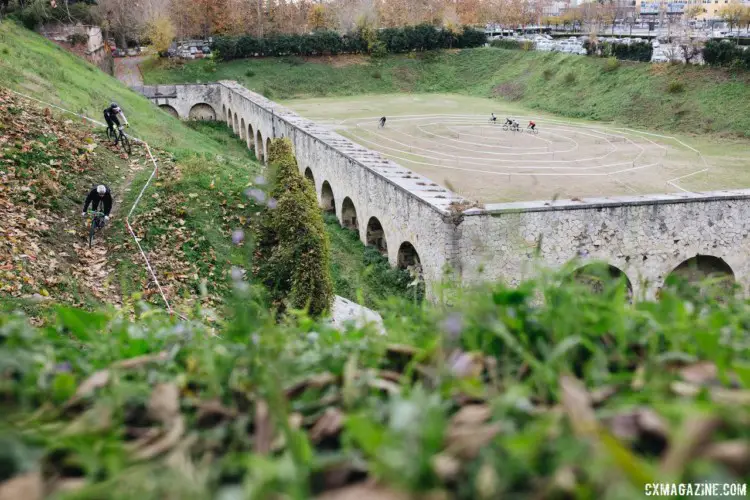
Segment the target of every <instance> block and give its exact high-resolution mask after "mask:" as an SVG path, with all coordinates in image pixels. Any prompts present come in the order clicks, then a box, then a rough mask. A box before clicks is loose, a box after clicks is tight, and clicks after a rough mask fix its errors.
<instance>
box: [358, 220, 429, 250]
mask: <svg viewBox="0 0 750 500" xmlns="http://www.w3.org/2000/svg"><path fill="white" fill-rule="evenodd" d="M365 241H366V242H367V244H368V245H370V246H374V247H375V248H377V249H378V252H380V253H381V254H383V255H388V243H387V242H386V239H385V230H384V229H383V225H382V224H381V223H380V221H379V220H378V218H377V217H370V220H369V221H367V231H366V232H365ZM415 252H416V250H415Z"/></svg>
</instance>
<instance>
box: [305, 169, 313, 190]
mask: <svg viewBox="0 0 750 500" xmlns="http://www.w3.org/2000/svg"><path fill="white" fill-rule="evenodd" d="M305 179H307V180H308V181H310V183H311V184H312V185H313V187H315V177H313V173H312V170H311V169H310V167H307V168H306V169H305Z"/></svg>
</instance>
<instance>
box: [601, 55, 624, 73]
mask: <svg viewBox="0 0 750 500" xmlns="http://www.w3.org/2000/svg"><path fill="white" fill-rule="evenodd" d="M619 67H620V61H618V60H617V58H616V57H608V58H607V60H606V61H604V67H603V68H602V70H603V71H604V72H605V73H609V72H610V71H615V70H616V69H617V68H619Z"/></svg>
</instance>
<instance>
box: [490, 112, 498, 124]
mask: <svg viewBox="0 0 750 500" xmlns="http://www.w3.org/2000/svg"><path fill="white" fill-rule="evenodd" d="M490 121H491V122H492V123H495V122H497V116H495V113H491V116H490Z"/></svg>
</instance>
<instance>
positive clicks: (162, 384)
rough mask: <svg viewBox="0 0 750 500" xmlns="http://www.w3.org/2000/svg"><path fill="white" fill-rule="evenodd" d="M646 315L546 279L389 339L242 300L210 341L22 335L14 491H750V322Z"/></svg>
mask: <svg viewBox="0 0 750 500" xmlns="http://www.w3.org/2000/svg"><path fill="white" fill-rule="evenodd" d="M540 298H543V299H544V300H543V301H540V300H539V299H540ZM626 299H627V294H626V290H625V288H624V284H623V283H618V282H606V283H604V284H603V285H602V287H600V288H599V293H596V294H594V293H591V292H590V290H589V288H588V286H586V285H579V284H577V283H576V282H570V281H568V280H567V279H566V278H565V277H564V276H562V275H547V276H543V277H542V278H540V279H539V280H537V281H532V282H526V283H524V284H522V285H521V286H520V287H518V288H515V289H511V288H507V287H505V286H502V285H494V286H488V287H486V288H482V289H478V290H474V291H470V292H459V291H454V295H453V304H454V305H453V306H452V307H450V308H443V307H428V306H422V307H416V306H415V305H414V304H410V303H408V302H406V303H400V305H398V306H397V307H394V308H393V310H395V311H397V313H395V314H394V313H390V312H387V311H386V313H385V314H384V320H385V325H386V328H387V334H385V335H378V334H377V333H375V331H374V330H371V329H369V328H365V329H358V328H354V327H349V328H348V329H347V330H346V331H345V332H339V331H336V330H334V329H332V328H331V327H330V326H329V325H327V324H326V323H325V322H319V321H315V320H313V319H310V318H308V317H307V316H306V315H305V314H303V313H299V314H296V315H287V317H286V319H285V320H284V322H283V323H280V324H279V323H277V322H276V320H275V317H274V315H273V314H270V313H269V312H268V311H267V309H266V308H265V307H264V306H263V305H262V303H263V302H262V301H260V300H259V299H258V296H257V294H256V292H255V291H254V289H252V288H250V287H249V285H248V284H247V283H245V282H243V281H237V282H236V283H235V297H234V299H233V300H232V301H231V304H230V305H229V308H228V309H227V311H226V312H225V314H221V315H219V317H222V316H223V317H224V318H225V319H219V320H218V321H211V322H204V321H202V320H199V319H198V317H196V319H191V320H189V321H177V320H176V319H175V318H170V317H168V316H167V315H165V314H164V313H163V312H161V311H158V310H155V309H151V308H150V306H148V305H146V304H137V305H136V310H135V318H134V321H133V322H131V320H130V319H129V318H128V317H127V315H126V314H125V313H116V312H99V313H86V312H83V311H80V310H75V309H66V308H60V309H58V311H57V317H56V318H55V319H54V321H53V322H52V323H50V324H49V325H48V326H47V327H45V328H41V329H36V328H32V327H30V326H29V325H28V324H27V323H26V321H25V319H24V318H23V316H22V315H20V314H3V315H0V373H1V374H2V375H1V376H0V405H2V415H3V417H2V419H1V420H0V441H2V443H3V446H2V447H0V458H1V459H2V460H1V462H2V463H3V464H4V466H3V468H2V469H0V488H3V487H7V486H8V484H9V483H2V482H3V481H12V482H13V483H10V484H13V485H15V486H18V485H19V484H26V485H27V486H28V485H29V484H31V485H32V486H33V485H40V484H42V483H44V485H45V486H46V487H47V488H48V491H51V492H57V493H58V494H60V495H62V496H64V495H65V494H64V493H63V491H68V492H70V491H74V493H67V495H68V497H71V498H72V497H74V498H92V499H93V498H101V497H102V496H106V497H107V498H133V497H139V498H143V499H150V498H154V499H157V498H165V497H179V498H228V497H229V498H234V497H239V498H253V499H256V498H257V499H265V498H271V497H273V496H274V495H275V494H281V495H284V496H286V497H287V498H295V499H304V498H311V497H317V498H341V497H342V496H343V497H345V498H348V497H347V496H346V495H349V496H351V497H356V496H364V495H366V494H370V495H373V496H377V497H378V498H386V499H390V498H425V496H424V495H426V494H427V493H429V494H430V495H432V496H430V497H429V498H457V499H476V498H486V499H494V498H507V497H512V498H540V497H544V498H552V497H565V498H582V499H583V498H597V499H598V498H604V499H619V498H637V497H639V496H641V495H643V494H644V488H645V486H644V484H645V483H649V482H652V481H659V482H672V481H674V482H685V483H695V482H702V481H709V482H719V483H722V484H728V485H733V484H735V483H738V484H739V486H736V487H737V488H741V487H743V486H744V483H743V481H745V480H746V477H747V476H746V474H747V470H748V465H749V464H748V460H747V456H748V455H747V451H748V449H749V448H748V447H750V431H749V430H748V429H750V426H748V421H747V415H748V411H747V410H748V407H749V406H750V366H748V364H747V359H748V350H749V349H750V345H749V344H750V343H749V342H748V338H747V334H746V324H747V323H748V321H750V302H748V301H747V300H744V299H740V298H737V297H733V296H725V297H723V298H722V299H721V300H717V298H716V295H715V294H714V292H711V291H710V290H705V289H704V290H702V291H697V290H692V291H691V290H688V289H683V290H681V291H680V292H679V294H678V292H677V291H675V289H672V288H668V289H665V290H664V291H663V293H662V298H661V301H659V302H637V303H635V304H632V305H630V304H628V302H627V300H626ZM394 306H396V304H394ZM206 313H207V311H203V313H202V315H203V316H206V315H207V314H206ZM214 316H216V315H214ZM743 457H744V458H743ZM367 477H369V478H374V479H377V480H378V484H377V485H375V484H372V483H367V482H362V481H363V479H365V478H367ZM398 491H402V492H405V494H403V495H402V494H401V493H397V492H398ZM333 492H336V495H341V496H335V497H334V496H332V495H333ZM399 495H401V496H399ZM25 498H35V497H31V496H27V497H25Z"/></svg>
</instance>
